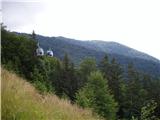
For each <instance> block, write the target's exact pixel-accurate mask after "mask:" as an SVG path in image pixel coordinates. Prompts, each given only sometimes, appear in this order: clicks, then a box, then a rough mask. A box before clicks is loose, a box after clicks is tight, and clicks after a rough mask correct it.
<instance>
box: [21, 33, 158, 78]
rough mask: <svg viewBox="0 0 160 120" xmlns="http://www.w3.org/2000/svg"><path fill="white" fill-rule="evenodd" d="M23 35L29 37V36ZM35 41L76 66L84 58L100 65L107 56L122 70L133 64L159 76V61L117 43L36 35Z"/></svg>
mask: <svg viewBox="0 0 160 120" xmlns="http://www.w3.org/2000/svg"><path fill="white" fill-rule="evenodd" d="M18 34H22V33H18ZM23 35H27V36H31V35H30V34H23ZM36 39H37V40H39V43H40V46H41V47H42V48H43V49H44V50H45V51H46V50H47V49H49V48H51V49H52V50H53V52H54V56H55V57H57V58H60V59H63V56H64V54H65V53H68V55H69V57H70V59H71V60H72V61H73V62H74V63H75V64H76V65H78V64H80V62H81V61H82V60H83V59H84V58H86V57H92V58H94V59H95V60H96V61H97V63H100V61H101V60H102V59H103V57H104V56H105V55H106V54H107V55H108V56H109V58H110V60H111V59H112V58H115V59H116V60H117V61H118V63H119V64H121V65H122V66H123V67H124V68H127V65H128V64H130V63H133V64H134V66H135V68H136V69H137V70H139V71H140V72H143V73H147V74H148V73H149V74H150V75H152V76H160V60H158V59H156V58H154V57H152V56H150V55H148V54H146V53H143V52H139V51H138V50H135V49H133V48H129V47H127V46H125V45H122V44H120V43H117V42H106V41H98V43H97V40H93V41H91V40H88V41H80V40H76V39H70V38H65V37H62V36H59V37H47V36H42V35H37V36H36Z"/></svg>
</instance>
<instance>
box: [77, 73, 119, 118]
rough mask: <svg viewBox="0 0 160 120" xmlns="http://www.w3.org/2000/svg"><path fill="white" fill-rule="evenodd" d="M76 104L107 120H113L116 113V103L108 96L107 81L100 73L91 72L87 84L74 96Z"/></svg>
mask: <svg viewBox="0 0 160 120" xmlns="http://www.w3.org/2000/svg"><path fill="white" fill-rule="evenodd" d="M76 98H77V101H76V102H77V104H79V105H80V106H82V107H88V108H92V109H93V111H94V112H96V113H98V114H99V115H100V116H103V117H104V118H106V119H108V120H114V119H115V117H116V112H117V103H116V102H115V100H114V98H113V96H112V95H111V94H110V91H109V88H108V84H107V80H105V79H104V78H103V76H102V74H101V73H100V72H92V73H91V74H90V76H89V77H88V82H87V84H86V85H85V86H84V87H83V88H82V89H80V90H79V92H78V93H77V95H76Z"/></svg>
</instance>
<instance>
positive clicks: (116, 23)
mask: <svg viewBox="0 0 160 120" xmlns="http://www.w3.org/2000/svg"><path fill="white" fill-rule="evenodd" d="M14 1H15V0H14ZM16 1H17V0H16ZM18 1H19V0H18ZM22 1H23V2H25V3H23V4H24V5H25V6H27V7H28V8H27V9H24V8H23V7H20V5H13V4H12V6H13V7H16V9H12V7H8V10H9V12H6V13H5V9H4V15H3V16H4V18H5V19H4V22H6V23H7V26H8V27H9V29H11V30H16V31H23V32H31V31H32V29H35V31H36V32H37V33H39V34H42V35H49V36H66V37H70V38H76V39H82V40H89V39H94V40H95V39H98V40H108V41H112V40H114V41H116V42H120V43H122V44H125V45H128V46H130V47H133V48H135V49H137V50H140V51H143V52H147V53H149V54H150V55H153V56H155V57H157V58H159V59H160V55H159V52H158V49H159V47H158V43H159V40H160V22H159V21H160V7H159V6H160V2H159V1H158V0H153V1H151V0H134V1H130V0H121V1H120V0H112V1H109V0H108V1H107V0H46V1H45V0H41V2H40V4H37V0H34V1H36V2H33V1H32V2H27V3H26V1H27V0H21V4H22ZM35 3H36V4H35ZM27 4H28V5H27ZM6 9H7V8H6ZM10 17H11V18H14V19H10ZM12 25H13V26H12Z"/></svg>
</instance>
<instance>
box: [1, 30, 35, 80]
mask: <svg viewBox="0 0 160 120" xmlns="http://www.w3.org/2000/svg"><path fill="white" fill-rule="evenodd" d="M1 32H2V36H1V37H2V41H1V46H2V47H1V52H2V64H4V67H6V68H9V69H12V70H13V71H16V73H19V74H20V75H22V76H24V77H26V78H28V79H30V73H31V72H32V70H33V67H34V64H35V63H36V57H35V49H36V44H35V42H34V41H33V40H31V39H29V38H27V37H24V36H18V35H16V34H14V33H10V32H8V31H6V30H5V29H2V30H1Z"/></svg>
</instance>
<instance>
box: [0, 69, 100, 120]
mask: <svg viewBox="0 0 160 120" xmlns="http://www.w3.org/2000/svg"><path fill="white" fill-rule="evenodd" d="M1 75H2V91H1V92H2V93H1V95H2V119H3V120H98V119H99V118H97V117H96V116H93V115H92V113H91V111H89V110H84V109H80V108H78V107H77V106H76V105H71V104H70V103H69V101H67V100H60V99H59V98H58V97H57V96H55V95H51V94H48V95H43V96H42V95H40V94H39V93H38V92H37V91H36V90H35V88H34V87H33V86H32V85H31V84H29V83H28V82H26V81H25V80H23V79H22V78H20V77H18V76H16V75H15V74H13V73H9V72H8V71H6V70H4V69H2V71H1Z"/></svg>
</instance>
